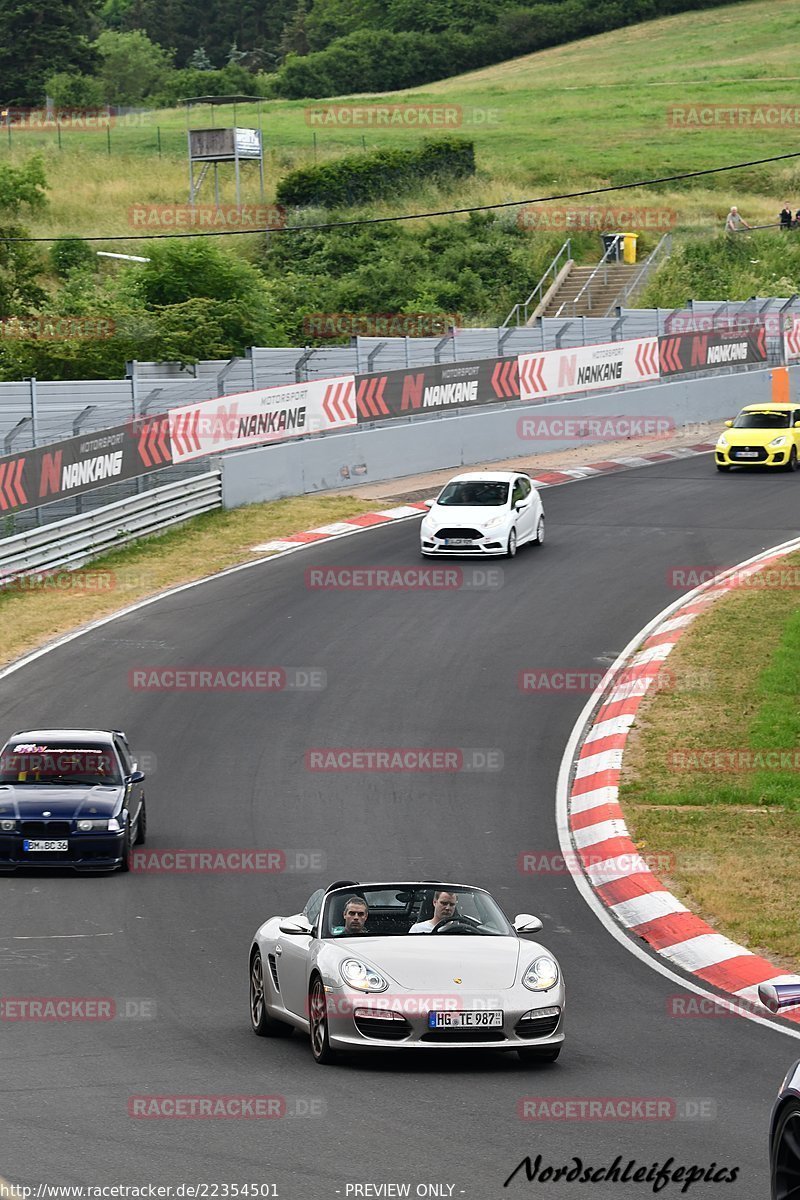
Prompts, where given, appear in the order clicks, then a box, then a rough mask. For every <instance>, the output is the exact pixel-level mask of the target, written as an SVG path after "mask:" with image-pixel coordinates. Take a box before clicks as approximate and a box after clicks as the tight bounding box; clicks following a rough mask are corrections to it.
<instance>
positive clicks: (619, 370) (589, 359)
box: [519, 337, 658, 400]
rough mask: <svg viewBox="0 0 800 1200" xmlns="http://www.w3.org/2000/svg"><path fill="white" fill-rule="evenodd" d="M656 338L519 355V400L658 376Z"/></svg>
mask: <svg viewBox="0 0 800 1200" xmlns="http://www.w3.org/2000/svg"><path fill="white" fill-rule="evenodd" d="M657 342H658V339H657V338H654V337H652V338H633V339H631V340H630V341H627V342H602V343H601V344H600V345H597V346H578V347H575V348H574V349H571V350H543V351H542V352H541V353H539V354H521V355H520V356H519V387H520V398H521V399H522V400H546V399H549V398H550V397H551V396H566V395H569V394H571V393H575V392H592V391H601V390H603V389H604V388H605V389H606V390H607V389H608V388H613V387H623V386H625V385H626V384H631V383H648V382H651V381H652V380H655V379H658V345H657Z"/></svg>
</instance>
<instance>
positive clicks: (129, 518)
mask: <svg viewBox="0 0 800 1200" xmlns="http://www.w3.org/2000/svg"><path fill="white" fill-rule="evenodd" d="M221 505H222V481H221V475H220V472H219V471H218V470H213V471H207V472H206V473H205V474H204V475H197V476H195V477H194V479H190V480H185V481H182V482H181V483H171V484H168V485H167V486H166V487H161V488H155V489H154V490H153V491H151V492H145V493H144V495H142V496H135V497H133V498H132V499H130V500H118V501H117V502H116V503H115V504H108V505H106V506H105V507H104V508H100V509H97V510H96V511H95V512H93V513H89V514H87V515H86V516H81V517H69V518H68V519H67V520H66V521H58V522H55V523H53V524H52V525H45V526H44V527H43V528H42V529H33V530H30V531H29V532H27V533H20V534H17V535H16V536H15V537H11V538H6V539H5V540H4V541H0V588H2V585H3V581H4V580H6V581H7V580H9V579H13V578H14V577H15V576H17V575H29V574H34V573H36V572H48V571H54V570H56V569H57V568H58V567H66V568H68V569H72V568H74V567H79V566H82V565H83V563H85V562H89V561H90V560H91V559H93V558H97V556H98V555H100V554H103V553H105V552H106V551H108V550H113V549H116V548H117V547H118V546H124V545H125V544H126V543H127V542H133V541H135V540H136V539H137V538H142V537H147V536H149V535H150V534H153V533H160V532H162V531H163V530H165V529H169V528H170V526H172V525H177V524H179V523H180V522H182V521H186V520H188V519H189V517H196V516H199V515H200V513H204V512H211V511H212V510H213V509H215V508H220V507H221Z"/></svg>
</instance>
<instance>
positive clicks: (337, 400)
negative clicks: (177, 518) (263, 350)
mask: <svg viewBox="0 0 800 1200" xmlns="http://www.w3.org/2000/svg"><path fill="white" fill-rule="evenodd" d="M167 416H168V418H169V428H170V436H171V438H172V454H173V459H174V461H175V462H176V463H180V462H189V461H190V460H191V459H193V458H203V457H204V456H205V455H207V454H219V453H220V452H221V451H223V450H240V449H241V448H242V447H244V446H259V445H264V444H265V443H267V442H283V441H286V440H287V439H288V438H293V437H302V436H303V434H307V433H321V432H327V431H329V430H334V429H346V428H348V427H350V426H352V425H355V424H356V406H355V378H354V376H353V375H342V376H340V377H339V378H337V379H314V380H310V381H309V382H308V383H295V384H290V385H288V386H285V387H274V388H262V389H260V390H259V391H254V392H239V393H237V394H235V395H231V396H220V397H219V398H218V399H216V400H204V401H203V402H202V403H200V404H189V405H186V406H185V407H183V408H173V409H170V411H169V412H168V413H167Z"/></svg>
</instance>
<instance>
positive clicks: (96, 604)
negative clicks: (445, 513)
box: [0, 496, 380, 666]
mask: <svg viewBox="0 0 800 1200" xmlns="http://www.w3.org/2000/svg"><path fill="white" fill-rule="evenodd" d="M379 507H380V504H376V503H375V501H374V500H372V501H370V500H359V499H357V498H356V497H354V496H299V497H291V498H289V499H286V500H274V501H270V502H269V503H266V504H250V505H246V506H245V507H243V508H236V509H231V510H230V511H228V512H213V513H205V514H204V515H203V516H200V517H193V518H192V520H190V521H187V522H186V524H185V525H182V526H181V527H180V528H179V529H173V530H170V531H169V532H168V533H164V534H162V535H160V536H157V537H152V538H147V539H143V540H142V541H140V542H136V543H134V544H133V545H131V546H125V547H123V548H122V549H119V550H114V551H112V552H111V553H109V554H106V555H103V557H102V558H97V559H95V560H94V561H93V562H92V563H90V564H89V565H88V566H86V567H85V568H83V569H82V570H79V571H74V572H69V573H67V572H62V573H60V574H57V575H56V576H55V577H54V578H53V579H51V580H50V582H49V584H48V583H47V581H45V582H44V583H43V584H40V585H39V586H37V587H33V588H27V589H26V590H24V591H21V592H16V591H7V592H5V593H0V629H1V630H2V637H0V666H2V665H5V664H7V663H9V662H12V661H13V660H14V659H16V658H19V657H21V656H22V655H23V654H26V653H28V652H29V651H30V650H34V649H36V648H37V647H39V646H43V645H45V644H46V643H47V642H49V641H52V639H53V638H56V637H59V636H60V635H61V634H64V633H67V632H68V631H69V630H72V629H76V628H78V627H80V626H82V625H86V624H88V623H89V622H91V621H94V620H97V618H98V617H103V616H107V615H108V614H109V613H112V612H116V611H118V610H119V609H121V608H125V607H126V606H127V605H129V604H132V603H133V602H134V601H135V600H140V599H142V598H143V597H144V596H151V595H153V594H155V593H156V592H160V591H164V590H165V589H167V588H170V587H175V586H176V585H178V584H181V583H188V582H189V581H190V580H192V579H202V578H203V577H204V576H206V575H212V574H214V573H215V572H217V571H222V570H224V569H225V568H226V567H232V566H235V565H236V564H237V563H242V562H248V561H251V560H252V559H253V558H254V557H255V555H254V554H253V552H252V547H253V546H255V545H258V544H259V543H260V542H265V541H269V540H271V539H272V538H278V537H281V536H285V535H286V534H289V533H296V532H297V531H298V530H301V529H309V528H313V527H314V526H316V525H322V524H327V523H329V522H331V521H341V520H345V519H346V518H347V517H352V516H355V515H356V514H358V513H362V512H369V511H373V510H374V509H375V508H379ZM59 580H64V582H65V585H66V586H59V585H58V581H59Z"/></svg>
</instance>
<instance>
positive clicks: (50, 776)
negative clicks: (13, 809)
mask: <svg viewBox="0 0 800 1200" xmlns="http://www.w3.org/2000/svg"><path fill="white" fill-rule="evenodd" d="M0 783H13V784H17V785H19V784H37V785H41V784H51V783H52V784H58V785H59V786H63V787H70V786H80V787H96V786H104V785H111V786H114V787H116V786H118V785H119V784H121V783H122V775H121V773H120V768H119V764H118V762H117V757H116V755H115V753H114V751H113V750H112V748H111V747H110V746H98V745H88V744H87V745H85V746H76V745H74V744H72V745H70V744H67V743H64V742H52V743H49V744H45V743H41V742H36V743H34V742H18V743H16V744H15V745H13V746H12V745H8V746H6V748H5V750H4V751H3V753H2V755H0Z"/></svg>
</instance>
